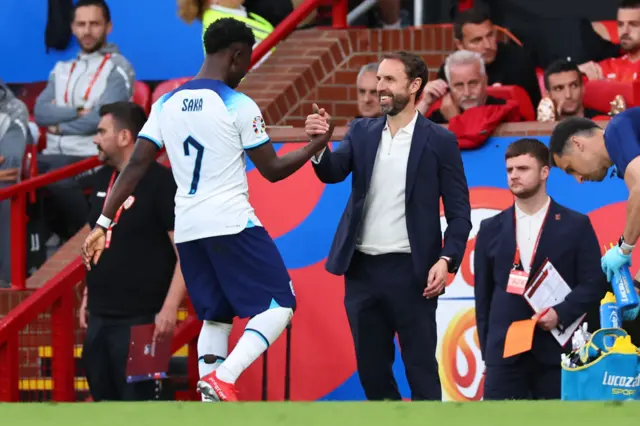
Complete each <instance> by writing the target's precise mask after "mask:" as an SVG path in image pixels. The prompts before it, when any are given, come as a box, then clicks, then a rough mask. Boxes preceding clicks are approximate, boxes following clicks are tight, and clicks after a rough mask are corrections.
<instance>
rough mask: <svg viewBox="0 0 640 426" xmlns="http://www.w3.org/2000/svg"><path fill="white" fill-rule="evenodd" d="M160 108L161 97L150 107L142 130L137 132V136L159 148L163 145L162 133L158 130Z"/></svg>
mask: <svg viewBox="0 0 640 426" xmlns="http://www.w3.org/2000/svg"><path fill="white" fill-rule="evenodd" d="M161 109H162V98H160V99H158V101H157V102H156V103H154V104H153V106H152V107H151V112H150V113H149V118H148V119H147V122H146V123H145V124H144V126H142V130H140V133H138V137H139V138H144V139H147V140H149V141H151V142H153V143H154V144H156V146H157V147H158V149H161V148H162V147H163V146H164V143H163V141H162V133H161V132H160V117H159V115H160V111H161Z"/></svg>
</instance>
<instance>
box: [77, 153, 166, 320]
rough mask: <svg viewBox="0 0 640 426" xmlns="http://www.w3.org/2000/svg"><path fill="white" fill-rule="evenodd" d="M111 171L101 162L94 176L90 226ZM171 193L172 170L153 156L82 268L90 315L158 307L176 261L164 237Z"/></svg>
mask: <svg viewBox="0 0 640 426" xmlns="http://www.w3.org/2000/svg"><path fill="white" fill-rule="evenodd" d="M114 171H115V169H113V168H111V167H108V166H105V167H103V168H102V169H101V170H100V171H98V172H97V173H96V175H95V177H94V179H95V181H94V182H95V183H94V188H93V193H92V194H91V200H90V202H91V211H90V213H89V217H88V223H89V225H90V226H91V227H92V228H93V227H94V226H95V223H96V221H97V220H98V217H100V214H101V212H102V208H103V205H104V201H105V196H106V193H107V189H108V187H109V182H110V180H111V177H112V175H113V173H114ZM116 177H117V174H116ZM175 193H176V184H175V182H174V180H173V175H172V173H171V170H169V169H168V168H166V167H164V166H162V165H161V164H159V163H157V162H153V163H152V164H151V166H149V169H148V170H147V172H146V174H145V175H144V177H143V178H142V179H141V180H140V183H139V184H138V186H137V187H136V189H135V190H134V191H133V194H132V196H131V197H130V198H129V199H128V200H127V202H125V203H124V205H125V207H127V208H125V209H123V211H122V213H121V215H120V219H119V221H118V223H117V224H116V225H115V226H113V230H112V236H111V245H110V247H109V248H108V249H105V250H104V252H103V253H102V255H101V257H100V260H99V262H98V264H97V265H92V267H91V271H89V272H88V273H87V287H88V292H89V293H88V300H87V309H88V310H89V312H90V313H91V314H92V315H103V316H142V315H153V314H156V313H158V312H159V311H160V309H161V308H162V304H163V303H164V299H165V297H166V295H167V292H168V290H169V286H170V284H171V279H172V278H173V273H174V271H175V266H176V254H175V251H174V248H173V244H172V242H171V239H170V237H169V232H170V231H173V226H174V217H175V216H174V206H175V204H174V203H175V202H174V197H175Z"/></svg>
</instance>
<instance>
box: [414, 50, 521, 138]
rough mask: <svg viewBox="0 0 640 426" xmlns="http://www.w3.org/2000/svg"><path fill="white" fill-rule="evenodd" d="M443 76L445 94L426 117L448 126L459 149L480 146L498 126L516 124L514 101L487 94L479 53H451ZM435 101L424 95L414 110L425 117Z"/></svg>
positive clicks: (518, 118)
mask: <svg viewBox="0 0 640 426" xmlns="http://www.w3.org/2000/svg"><path fill="white" fill-rule="evenodd" d="M445 74H446V77H447V81H449V88H448V93H447V94H445V95H444V96H443V97H442V103H441V106H440V109H438V110H436V111H433V112H432V113H431V114H429V115H428V117H427V118H429V119H430V120H431V121H433V122H434V123H439V124H444V123H448V124H449V130H451V131H452V132H453V133H454V134H455V135H456V136H457V137H458V143H459V144H460V147H461V148H473V147H477V146H479V145H480V144H482V143H484V141H485V140H486V139H487V138H488V137H489V135H490V134H491V132H492V131H493V130H494V129H495V127H497V126H498V125H499V124H500V123H504V122H509V121H520V112H519V106H518V104H517V103H516V102H514V101H505V100H504V99H499V98H495V97H493V96H489V95H488V94H487V73H486V70H485V67H484V60H483V59H482V56H480V54H479V53H476V52H471V51H468V50H458V51H457V52H455V53H452V54H451V55H449V57H448V58H447V60H446V62H445ZM436 100H437V99H436ZM436 100H434V97H433V96H428V95H427V94H425V96H424V97H423V99H422V101H421V102H420V103H419V104H418V110H419V111H420V112H421V113H423V114H427V113H428V110H429V108H430V107H431V105H433V102H435V101H436Z"/></svg>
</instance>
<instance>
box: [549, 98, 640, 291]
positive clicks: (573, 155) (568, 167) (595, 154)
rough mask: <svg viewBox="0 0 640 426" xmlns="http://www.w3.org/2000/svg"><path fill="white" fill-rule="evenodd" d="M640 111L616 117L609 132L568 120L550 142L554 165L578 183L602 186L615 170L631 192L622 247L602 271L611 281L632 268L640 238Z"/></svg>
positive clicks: (610, 254)
mask: <svg viewBox="0 0 640 426" xmlns="http://www.w3.org/2000/svg"><path fill="white" fill-rule="evenodd" d="M639 122H640V108H637V107H636V108H630V109H628V110H626V111H624V112H621V113H620V114H618V115H616V116H615V117H613V118H612V119H611V121H610V122H609V124H608V126H607V128H606V130H603V129H601V128H600V127H599V126H598V125H597V124H596V123H594V122H593V121H591V120H589V119H587V118H578V117H574V118H568V119H566V120H564V121H562V122H560V123H559V124H558V125H557V126H556V127H555V128H554V129H553V133H552V135H551V140H550V141H549V149H550V151H551V160H552V163H553V164H554V165H555V166H556V167H558V168H560V169H562V170H564V171H565V172H566V173H568V174H570V175H572V176H574V177H575V178H576V179H577V180H578V182H580V183H582V182H585V181H592V182H600V181H602V180H603V179H604V178H605V177H607V174H608V170H609V168H610V167H611V166H615V175H616V176H617V177H618V178H620V179H624V181H625V183H626V185H627V188H628V189H629V199H628V201H627V217H626V224H625V226H624V230H623V232H622V235H621V236H620V239H619V241H618V245H617V246H615V247H613V248H611V249H609V250H608V251H607V252H606V253H605V255H604V256H603V257H602V261H601V263H602V269H603V271H604V272H605V273H606V274H607V278H608V279H609V281H611V278H612V277H613V275H614V274H615V273H617V271H618V270H619V269H620V267H622V266H623V265H631V252H632V251H633V249H634V247H635V245H636V242H637V240H638V237H640V160H639V159H638V158H639V157H640V128H639V127H638V123H639Z"/></svg>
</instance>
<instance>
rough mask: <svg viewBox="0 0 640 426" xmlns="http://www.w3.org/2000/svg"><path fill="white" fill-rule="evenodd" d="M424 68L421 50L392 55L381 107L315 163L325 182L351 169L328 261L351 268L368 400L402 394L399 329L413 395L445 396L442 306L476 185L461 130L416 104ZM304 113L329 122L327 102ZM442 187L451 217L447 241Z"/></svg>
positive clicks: (332, 268)
mask: <svg viewBox="0 0 640 426" xmlns="http://www.w3.org/2000/svg"><path fill="white" fill-rule="evenodd" d="M426 81H427V68H426V66H425V64H424V62H423V60H422V59H421V58H420V57H419V56H416V55H413V54H410V53H406V52H399V53H394V54H389V55H386V56H385V59H384V60H383V61H382V63H381V64H380V67H379V69H378V86H377V90H378V96H379V98H380V107H381V110H382V113H383V114H384V115H383V116H382V117H378V118H362V119H358V120H354V121H353V122H352V123H351V125H350V130H349V132H348V133H347V135H346V136H345V138H344V140H343V141H342V142H341V143H340V145H339V147H338V148H337V149H336V150H335V151H334V152H332V151H330V150H329V149H328V148H326V149H325V150H324V151H322V152H320V153H319V154H318V155H317V156H316V157H315V158H312V162H313V167H314V170H315V172H316V175H317V176H318V178H319V179H320V180H321V181H322V182H324V183H337V182H342V181H343V180H345V179H346V178H347V176H348V175H349V174H351V175H352V192H351V197H350V198H349V202H348V204H347V206H346V209H345V211H344V213H343V215H342V218H341V219H340V223H339V225H338V229H337V232H336V235H335V237H334V240H333V244H332V247H331V251H330V253H329V257H328V260H327V265H326V267H327V270H328V271H329V272H331V273H332V274H335V275H344V276H345V284H346V285H345V308H346V311H347V317H348V319H349V325H350V327H351V332H352V335H353V341H354V345H355V351H356V359H357V366H358V373H359V376H360V382H361V383H362V386H363V388H364V391H365V395H366V397H367V399H369V400H383V399H389V400H399V399H401V396H400V393H399V391H398V387H397V384H396V381H395V379H394V377H393V373H392V369H391V367H392V364H393V361H394V354H395V347H394V343H393V340H394V336H395V334H396V333H397V334H398V338H399V342H400V347H401V351H402V359H403V361H404V365H405V367H406V373H407V379H408V381H409V386H410V387H411V394H412V399H414V400H441V399H442V392H441V386H440V378H439V375H438V363H437V360H436V343H437V329H436V307H437V304H438V296H439V295H440V294H442V292H443V290H444V287H445V283H446V279H447V274H448V273H454V272H456V270H457V269H458V266H459V264H460V262H461V260H462V257H463V255H464V251H465V247H466V244H467V238H468V236H469V232H470V230H471V221H470V210H471V209H470V206H469V190H468V188H467V181H466V177H465V174H464V169H463V166H462V158H461V155H460V150H459V148H458V143H457V141H456V138H455V136H454V135H453V134H452V133H450V132H449V131H448V130H446V129H445V128H443V127H440V126H438V125H436V124H434V123H432V122H431V121H429V120H427V119H426V118H424V116H422V115H421V114H420V113H418V112H417V110H416V105H415V102H416V99H417V98H419V97H420V94H421V93H422V90H423V89H424V85H425V83H426ZM314 109H315V112H314V114H312V115H310V116H309V117H308V118H307V121H306V131H307V134H308V135H309V136H310V137H311V138H312V139H313V138H315V137H317V136H316V135H322V134H324V133H325V132H326V131H327V130H328V128H329V120H330V117H329V115H328V114H327V113H326V111H324V110H323V109H320V110H318V108H317V106H315V105H314ZM440 197H442V198H443V201H444V210H445V216H446V219H447V223H448V227H447V230H446V232H445V234H444V246H443V240H442V231H441V227H440Z"/></svg>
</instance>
